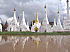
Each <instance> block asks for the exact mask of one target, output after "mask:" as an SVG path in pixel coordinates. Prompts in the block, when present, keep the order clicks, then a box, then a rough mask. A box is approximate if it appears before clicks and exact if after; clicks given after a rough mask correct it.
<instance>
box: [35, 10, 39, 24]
mask: <svg viewBox="0 0 70 52" xmlns="http://www.w3.org/2000/svg"><path fill="white" fill-rule="evenodd" d="M35 23H39V20H38V15H37V11H36V20H35Z"/></svg>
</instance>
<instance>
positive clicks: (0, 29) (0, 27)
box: [0, 18, 2, 32]
mask: <svg viewBox="0 0 70 52" xmlns="http://www.w3.org/2000/svg"><path fill="white" fill-rule="evenodd" d="M0 31H1V32H2V25H1V18H0Z"/></svg>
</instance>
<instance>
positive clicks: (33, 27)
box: [31, 11, 41, 32]
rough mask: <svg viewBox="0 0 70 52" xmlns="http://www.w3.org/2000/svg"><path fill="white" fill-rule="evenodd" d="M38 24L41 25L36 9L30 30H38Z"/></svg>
mask: <svg viewBox="0 0 70 52" xmlns="http://www.w3.org/2000/svg"><path fill="white" fill-rule="evenodd" d="M32 23H33V22H32ZM40 26H41V23H39V20H38V15H37V11H36V20H35V23H34V25H33V24H32V27H31V32H39V28H40Z"/></svg>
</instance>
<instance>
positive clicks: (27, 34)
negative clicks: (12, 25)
mask: <svg viewBox="0 0 70 52" xmlns="http://www.w3.org/2000/svg"><path fill="white" fill-rule="evenodd" d="M0 35H18V36H21V35H23V36H36V35H70V32H44V33H38V32H29V31H27V32H6V31H4V32H0Z"/></svg>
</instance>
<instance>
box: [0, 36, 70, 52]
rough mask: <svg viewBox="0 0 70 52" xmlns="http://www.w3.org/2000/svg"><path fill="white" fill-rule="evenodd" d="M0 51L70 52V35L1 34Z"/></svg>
mask: <svg viewBox="0 0 70 52" xmlns="http://www.w3.org/2000/svg"><path fill="white" fill-rule="evenodd" d="M0 52H70V35H67V36H60V35H59V36H31V37H18V36H15V37H13V36H11V37H10V36H9V37H7V36H0Z"/></svg>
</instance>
